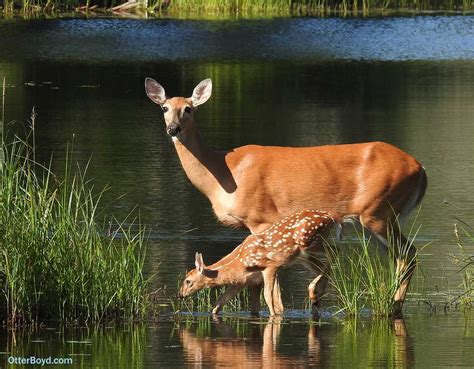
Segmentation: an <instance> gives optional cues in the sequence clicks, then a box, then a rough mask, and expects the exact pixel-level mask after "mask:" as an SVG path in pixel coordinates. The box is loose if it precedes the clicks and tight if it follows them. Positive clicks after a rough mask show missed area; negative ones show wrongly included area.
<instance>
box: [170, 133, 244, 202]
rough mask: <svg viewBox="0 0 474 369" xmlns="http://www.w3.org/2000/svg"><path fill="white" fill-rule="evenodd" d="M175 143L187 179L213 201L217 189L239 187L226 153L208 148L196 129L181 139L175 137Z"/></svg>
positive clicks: (227, 189) (228, 189) (231, 189)
mask: <svg viewBox="0 0 474 369" xmlns="http://www.w3.org/2000/svg"><path fill="white" fill-rule="evenodd" d="M173 142H174V145H175V147H176V151H177V153H178V157H179V160H180V161H181V165H182V166H183V169H184V171H185V173H186V175H187V177H188V178H189V180H190V181H191V182H192V184H193V185H194V186H195V187H196V188H197V189H198V190H200V191H201V192H202V193H204V194H205V195H206V196H207V197H208V198H210V199H211V201H212V196H213V195H214V194H215V193H216V187H217V189H219V188H221V189H223V190H225V191H226V192H233V191H235V189H236V187H237V186H236V185H235V182H234V181H233V178H232V174H231V173H230V170H229V168H228V167H227V164H226V162H225V156H226V152H224V151H216V150H212V149H210V148H209V147H207V146H206V145H205V144H204V142H203V140H202V138H201V135H200V134H199V132H198V131H197V130H196V129H195V128H194V127H192V128H190V129H189V130H188V131H187V132H185V133H184V134H183V135H181V136H180V137H179V138H176V137H174V138H173Z"/></svg>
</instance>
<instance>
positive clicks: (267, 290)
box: [262, 268, 282, 316]
mask: <svg viewBox="0 0 474 369" xmlns="http://www.w3.org/2000/svg"><path fill="white" fill-rule="evenodd" d="M262 275H263V296H264V297H265V302H266V303H267V305H268V310H269V311H270V316H274V315H277V312H276V311H275V303H274V301H273V289H274V288H275V279H276V269H274V268H267V269H265V270H264V271H263V272H262ZM281 313H282V312H281V311H279V312H278V314H281Z"/></svg>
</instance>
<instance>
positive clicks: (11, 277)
mask: <svg viewBox="0 0 474 369" xmlns="http://www.w3.org/2000/svg"><path fill="white" fill-rule="evenodd" d="M33 142H34V141H33ZM33 149H34V147H33V148H32V147H31V146H30V145H28V144H27V143H26V142H24V141H21V140H16V141H15V142H14V143H12V144H10V145H8V146H3V147H2V148H1V150H3V152H4V157H5V160H4V162H3V163H1V164H0V286H1V287H0V288H1V295H0V318H1V319H2V320H3V321H4V323H8V324H11V325H21V324H35V323H38V322H41V321H43V320H46V319H59V320H61V321H64V322H73V321H90V322H100V321H103V320H111V319H121V320H133V319H140V318H143V317H144V316H145V314H146V308H147V304H148V294H147V287H148V280H147V279H145V277H144V275H143V263H144V257H145V244H144V236H145V235H144V230H143V228H142V227H141V226H139V230H138V231H136V226H135V227H133V228H134V231H132V226H133V224H127V223H125V222H118V226H117V227H116V229H115V231H114V232H113V233H112V234H110V235H109V236H107V235H104V233H103V232H102V229H101V227H100V226H99V224H98V223H97V218H98V215H99V203H100V198H101V196H102V194H103V191H99V192H98V193H97V194H96V193H95V191H94V189H93V186H92V185H91V183H90V182H88V181H87V180H86V178H85V172H84V171H81V170H80V169H79V168H74V166H73V165H72V163H73V160H72V157H71V154H68V155H67V157H66V159H65V162H64V173H65V175H64V178H63V179H61V180H60V179H58V177H56V176H55V175H54V174H53V173H52V172H51V170H50V169H49V167H43V166H41V165H39V164H37V163H36V162H35V161H34V159H33V158H34V150H33ZM69 152H70V151H69ZM132 223H133V222H132Z"/></svg>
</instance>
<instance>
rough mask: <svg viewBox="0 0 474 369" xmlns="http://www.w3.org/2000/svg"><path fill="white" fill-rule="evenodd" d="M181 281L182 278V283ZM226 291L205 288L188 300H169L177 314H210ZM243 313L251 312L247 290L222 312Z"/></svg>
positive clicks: (262, 303) (223, 289)
mask: <svg viewBox="0 0 474 369" xmlns="http://www.w3.org/2000/svg"><path fill="white" fill-rule="evenodd" d="M181 280H182V279H181V278H180V281H181ZM224 291H225V287H219V288H204V289H202V290H200V291H198V292H196V293H195V294H194V295H192V296H190V297H189V298H186V299H177V298H176V297H174V296H173V297H169V298H168V299H169V301H170V305H171V307H172V310H173V312H174V313H175V314H176V313H181V312H187V313H192V312H199V313H208V312H211V310H212V308H213V307H214V302H215V301H216V300H217V298H218V297H219V296H220V295H221V294H222V293H224ZM261 305H262V306H264V301H263V295H262V296H261ZM242 311H250V298H249V292H248V290H247V289H244V290H243V291H242V292H240V293H239V294H238V295H237V296H235V297H234V298H233V299H232V300H230V301H229V302H227V303H226V304H225V305H224V306H223V308H222V312H224V313H229V312H242Z"/></svg>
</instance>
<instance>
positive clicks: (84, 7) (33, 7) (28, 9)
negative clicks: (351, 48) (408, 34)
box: [0, 0, 474, 19]
mask: <svg viewBox="0 0 474 369" xmlns="http://www.w3.org/2000/svg"><path fill="white" fill-rule="evenodd" d="M126 2H127V0H117V1H116V0H110V1H109V0H100V1H98V0H0V11H3V13H5V14H11V13H13V12H15V11H19V12H21V13H23V14H25V15H28V14H31V13H32V12H38V11H39V12H41V11H46V12H51V11H59V12H61V11H63V12H64V11H66V12H67V11H74V10H79V11H80V12H84V11H89V10H90V11H92V12H104V11H111V10H112V8H113V7H114V6H117V5H121V4H125V3H126ZM143 4H144V6H139V7H134V8H133V9H132V10H127V11H132V12H138V13H139V14H142V15H144V16H147V14H146V12H144V7H146V8H147V10H148V11H149V12H150V13H157V14H159V15H164V16H172V17H179V18H188V17H190V18H194V17H196V16H197V17H200V18H214V19H226V18H242V17H274V16H297V15H316V16H327V15H335V14H336V15H342V16H350V15H353V16H358V15H362V16H367V15H369V14H371V13H379V14H380V13H384V12H385V11H387V10H395V11H400V10H402V11H406V10H409V11H424V10H435V11H458V12H459V11H462V12H468V11H471V10H472V9H473V8H474V1H473V0H360V1H359V0H352V1H351V0H149V1H147V2H144V3H143Z"/></svg>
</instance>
